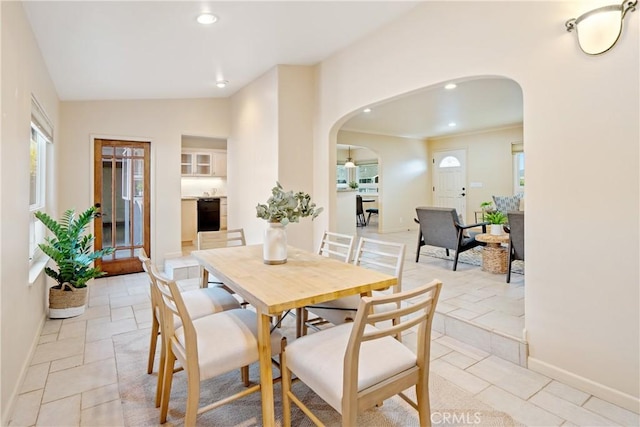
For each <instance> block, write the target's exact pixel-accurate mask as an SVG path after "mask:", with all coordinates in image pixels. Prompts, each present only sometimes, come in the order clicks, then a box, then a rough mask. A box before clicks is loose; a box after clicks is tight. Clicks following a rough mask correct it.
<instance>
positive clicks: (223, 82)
mask: <svg viewBox="0 0 640 427" xmlns="http://www.w3.org/2000/svg"><path fill="white" fill-rule="evenodd" d="M227 83H229V81H228V80H218V81H217V82H216V86H218V87H219V88H220V89H223V88H225V87H227Z"/></svg>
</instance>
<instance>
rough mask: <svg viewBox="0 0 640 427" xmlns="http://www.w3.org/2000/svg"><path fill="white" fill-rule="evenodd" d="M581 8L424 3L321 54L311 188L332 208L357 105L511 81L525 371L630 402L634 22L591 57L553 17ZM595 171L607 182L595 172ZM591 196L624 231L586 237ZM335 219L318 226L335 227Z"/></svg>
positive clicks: (637, 328) (633, 386)
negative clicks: (472, 81) (521, 171)
mask: <svg viewBox="0 0 640 427" xmlns="http://www.w3.org/2000/svg"><path fill="white" fill-rule="evenodd" d="M583 10H584V7H583V6H581V4H580V2H426V3H423V4H421V5H419V6H418V7H416V8H415V9H413V10H412V11H411V13H409V14H407V15H406V16H404V17H403V18H400V19H398V20H396V21H394V22H393V23H391V24H390V25H388V26H387V27H385V28H384V29H383V30H381V31H378V32H376V33H375V34H372V35H370V36H369V37H367V38H366V39H363V40H362V41H361V42H359V43H356V44H354V45H352V46H351V47H349V48H347V49H344V50H343V51H341V52H340V53H339V54H337V55H334V56H333V57H331V58H329V59H327V60H325V61H323V62H322V63H321V64H320V66H319V73H320V75H319V80H318V84H319V88H320V91H319V93H318V100H319V107H318V127H317V130H316V144H315V147H314V157H315V158H314V164H315V169H314V173H315V179H314V185H315V186H316V189H315V193H316V194H317V197H318V198H319V202H320V203H326V204H328V205H330V206H332V207H334V206H335V191H333V185H332V182H333V180H334V168H333V165H335V151H336V150H335V143H336V133H337V129H339V127H340V126H341V124H342V123H344V121H345V120H346V119H347V117H348V115H349V114H352V113H353V112H355V111H357V110H358V109H360V108H361V107H363V106H366V105H370V104H375V103H376V102H381V101H383V100H385V99H389V98H392V97H395V96H398V95H400V94H403V93H407V92H410V91H413V90H416V89H418V88H424V87H429V86H431V85H433V84H436V83H439V82H443V81H447V80H450V79H454V78H456V77H465V76H483V75H499V76H505V77H508V78H511V79H513V80H515V81H517V82H518V83H519V84H520V85H521V87H522V90H523V104H524V124H525V125H524V132H523V136H524V138H523V139H524V141H526V144H527V146H526V149H527V157H526V171H527V196H526V197H527V230H526V239H527V261H526V262H527V278H526V279H527V286H526V306H525V310H526V329H527V332H528V340H529V343H530V357H529V366H530V367H531V368H533V369H536V370H539V371H543V372H545V373H546V374H548V375H550V376H552V377H555V378H559V379H562V380H563V381H567V382H569V383H570V384H573V385H575V386H577V387H579V388H582V389H585V390H588V391H590V392H592V393H594V394H596V395H599V396H601V397H604V398H605V399H608V400H612V401H614V402H617V403H619V404H621V405H624V406H626V407H629V408H632V409H634V410H636V411H637V410H638V393H639V391H638V390H639V389H640V384H639V378H640V369H639V367H640V366H639V365H640V361H639V358H638V354H639V337H640V318H639V310H638V301H639V290H638V282H639V274H638V268H637V261H638V259H639V258H640V251H639V243H638V242H639V240H640V239H639V236H638V231H639V230H638V215H639V206H640V203H639V194H640V191H639V190H640V188H639V175H638V170H639V168H638V166H639V164H638V163H639V162H638V157H639V156H638V154H639V153H638V140H639V139H640V132H639V129H638V116H639V105H638V104H639V103H638V98H639V93H638V88H639V86H638V85H639V83H638V74H639V66H638V64H639V61H638V56H639V52H640V49H639V43H638V28H639V27H638V19H637V18H638V17H637V16H634V14H630V16H629V17H628V18H627V20H626V22H625V32H624V33H623V35H622V37H621V39H620V41H619V43H618V45H617V46H615V47H614V48H613V49H612V50H611V51H610V52H607V53H606V54H605V55H602V56H599V57H588V56H586V55H584V54H583V53H582V52H581V51H580V50H579V48H578V46H577V45H576V39H575V34H569V33H567V32H566V31H565V29H564V25H563V23H564V21H565V20H566V19H568V18H570V17H572V16H575V15H577V14H579V13H581V11H583ZM523 17H526V19H523ZM505 35H509V36H505ZM430 41H433V42H430ZM380 82H384V84H381V83H380ZM603 149H605V150H606V152H605V153H603ZM607 159H615V162H614V163H615V167H613V168H612V167H610V166H609V165H610V163H609V162H607V161H606V160H607ZM605 168H606V173H607V179H603V178H602V175H601V174H600V173H594V171H604V170H605ZM612 184H613V185H612ZM330 190H331V191H330ZM599 196H601V197H604V198H605V200H606V205H607V206H612V207H614V209H615V212H616V213H615V216H616V221H617V223H618V224H624V226H623V227H618V228H615V229H613V230H611V231H608V232H606V233H588V232H585V230H590V229H592V228H593V220H592V216H591V215H584V213H585V212H590V211H591V212H592V211H593V200H594V197H596V198H597V197H599ZM331 216H333V214H332V215H330V216H328V217H326V218H323V219H322V220H321V221H319V222H318V224H316V227H317V228H318V229H321V228H322V227H323V226H326V224H328V225H331V221H335V219H332V218H331ZM548 230H554V232H549V231H548ZM558 230H562V231H561V232H558ZM568 241H570V244H568ZM603 248H608V249H607V250H603ZM613 248H615V250H613ZM609 249H611V250H609ZM445 286H446V284H445ZM604 301H606V303H604Z"/></svg>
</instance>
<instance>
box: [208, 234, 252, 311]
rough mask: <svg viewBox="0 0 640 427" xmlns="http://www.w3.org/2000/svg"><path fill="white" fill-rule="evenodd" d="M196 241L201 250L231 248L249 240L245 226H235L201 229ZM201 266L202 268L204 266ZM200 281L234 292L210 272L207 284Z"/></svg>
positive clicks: (243, 244)
mask: <svg viewBox="0 0 640 427" xmlns="http://www.w3.org/2000/svg"><path fill="white" fill-rule="evenodd" d="M196 242H197V246H196V248H197V249H198V250H199V251H201V250H205V249H219V248H229V247H233V246H246V245H247V241H246V239H245V237H244V229H243V228H234V229H231V230H219V231H199V232H198V237H197V239H196ZM200 268H201V269H202V267H200ZM201 272H202V270H201ZM200 283H201V285H202V286H203V287H207V286H208V285H216V286H222V287H224V288H225V289H226V290H227V291H229V292H231V293H233V291H232V290H231V289H229V288H227V287H226V286H224V283H222V282H221V281H220V280H219V279H218V278H216V277H214V276H212V275H211V274H209V280H208V283H207V284H206V286H205V284H204V283H202V281H201V282H200ZM243 304H244V303H243Z"/></svg>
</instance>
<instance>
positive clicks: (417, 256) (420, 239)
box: [416, 231, 422, 262]
mask: <svg viewBox="0 0 640 427" xmlns="http://www.w3.org/2000/svg"><path fill="white" fill-rule="evenodd" d="M421 247H422V231H421V232H419V233H418V247H417V248H416V262H418V259H420V248H421Z"/></svg>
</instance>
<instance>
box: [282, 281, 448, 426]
mask: <svg viewBox="0 0 640 427" xmlns="http://www.w3.org/2000/svg"><path fill="white" fill-rule="evenodd" d="M441 287H442V283H441V282H440V281H438V280H434V281H432V282H431V283H429V284H427V285H424V286H421V287H418V288H416V289H413V290H410V291H405V292H400V293H395V294H390V295H381V296H375V297H364V298H362V299H361V300H360V303H359V306H358V312H357V315H356V318H355V321H354V322H353V323H347V324H343V325H339V326H335V327H332V328H328V329H323V330H321V331H318V332H315V333H312V334H309V335H306V336H303V337H300V338H298V339H296V340H295V341H293V342H292V343H291V344H289V345H287V346H286V347H285V349H284V350H283V352H282V355H281V362H282V366H281V369H282V395H283V396H282V402H283V421H284V422H283V425H284V426H285V427H289V426H290V425H291V402H293V403H294V404H295V405H296V406H298V407H299V408H300V409H302V411H303V412H304V413H305V414H306V415H307V416H308V417H309V418H310V419H311V420H312V421H313V422H314V423H315V424H316V425H323V423H322V421H320V420H319V419H318V418H317V417H316V415H314V414H313V413H312V412H311V410H310V408H308V407H307V406H306V405H305V404H304V403H303V402H302V401H301V399H299V398H298V397H297V396H296V395H295V394H294V393H293V390H292V386H291V376H292V374H293V375H295V376H296V377H297V378H298V379H299V380H300V381H302V382H304V383H305V384H306V385H307V386H308V387H309V388H311V389H312V390H313V391H314V392H315V393H316V394H317V395H318V396H320V397H321V398H322V399H323V400H324V401H325V402H327V403H328V404H329V405H331V406H332V407H333V408H334V409H335V410H336V411H338V412H339V413H340V414H341V415H342V425H343V426H344V427H352V426H356V425H357V416H358V412H359V411H363V410H365V409H368V408H371V407H373V406H375V405H377V404H379V403H381V402H382V401H384V400H385V399H387V398H389V397H391V396H394V395H396V394H398V395H400V397H402V398H403V399H404V400H405V401H407V402H408V403H409V404H410V405H411V406H413V407H414V408H415V409H416V410H417V411H418V413H419V418H420V425H421V426H430V425H431V420H430V416H431V413H430V406H429V353H430V345H431V324H432V322H433V315H434V313H435V307H436V303H437V301H438V296H439V294H440V289H441ZM400 303H403V304H400ZM390 304H391V305H395V306H396V307H402V308H396V309H395V310H392V311H389V312H387V311H383V312H380V311H379V310H376V307H377V306H380V305H390ZM393 318H398V319H402V320H401V321H399V322H398V323H396V324H395V325H392V326H389V322H388V320H389V319H393ZM381 322H382V324H383V325H387V326H380V325H381ZM415 327H417V331H416V333H417V337H418V339H417V347H416V348H417V350H416V352H415V353H414V352H413V351H411V350H410V349H409V348H407V347H405V346H404V345H403V344H402V343H401V342H399V341H398V340H396V339H394V336H395V335H397V334H398V332H399V331H404V330H407V329H409V328H414V329H415ZM411 386H415V391H416V397H417V399H416V400H417V401H416V402H414V401H413V400H411V399H410V398H408V397H407V396H405V395H404V394H403V393H402V392H403V391H404V390H406V389H407V388H409V387H411ZM294 387H295V386H294Z"/></svg>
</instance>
